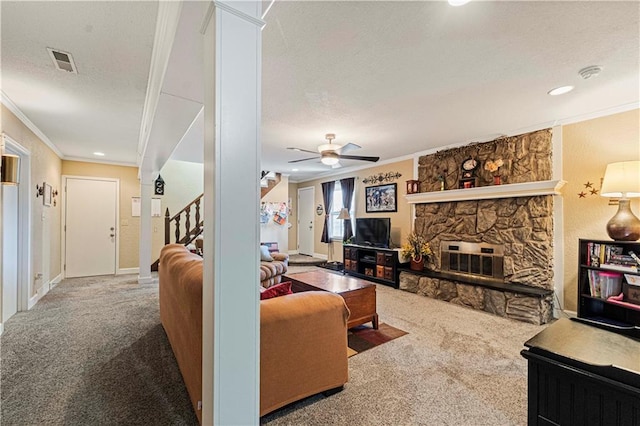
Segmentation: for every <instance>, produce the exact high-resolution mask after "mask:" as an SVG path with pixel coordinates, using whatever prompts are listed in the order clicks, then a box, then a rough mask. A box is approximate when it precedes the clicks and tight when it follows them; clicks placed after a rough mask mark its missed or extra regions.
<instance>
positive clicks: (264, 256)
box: [260, 246, 273, 262]
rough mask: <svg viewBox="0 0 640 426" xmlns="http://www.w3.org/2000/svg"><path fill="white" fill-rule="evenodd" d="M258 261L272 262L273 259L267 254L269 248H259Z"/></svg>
mask: <svg viewBox="0 0 640 426" xmlns="http://www.w3.org/2000/svg"><path fill="white" fill-rule="evenodd" d="M260 261H261V262H273V257H271V254H270V253H269V247H267V246H260Z"/></svg>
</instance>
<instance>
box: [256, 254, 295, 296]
mask: <svg viewBox="0 0 640 426" xmlns="http://www.w3.org/2000/svg"><path fill="white" fill-rule="evenodd" d="M271 257H272V258H273V261H272V262H267V261H262V262H260V285H262V287H264V288H269V287H271V286H272V285H274V284H278V283H280V282H281V281H282V276H283V275H284V274H285V273H286V272H287V269H288V268H289V255H288V254H286V253H271Z"/></svg>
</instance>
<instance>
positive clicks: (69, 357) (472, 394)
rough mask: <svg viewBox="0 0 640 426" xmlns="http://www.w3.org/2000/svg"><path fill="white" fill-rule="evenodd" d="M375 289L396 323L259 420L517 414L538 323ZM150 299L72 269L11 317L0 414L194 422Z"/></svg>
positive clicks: (9, 418)
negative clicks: (76, 275) (339, 375)
mask: <svg viewBox="0 0 640 426" xmlns="http://www.w3.org/2000/svg"><path fill="white" fill-rule="evenodd" d="M309 268H310V267H292V268H290V269H289V271H290V273H294V272H303V271H304V270H309ZM311 269H313V267H311ZM377 294H378V314H379V315H380V322H381V323H386V324H392V325H393V326H394V327H395V328H397V329H400V330H403V331H406V332H407V333H408V334H406V335H403V336H402V337H400V338H397V339H395V340H391V341H389V342H386V343H384V344H382V345H379V346H376V347H373V348H371V349H369V350H366V351H364V352H362V353H359V354H358V355H356V356H354V357H351V358H349V382H348V383H347V384H346V386H345V389H344V390H343V391H342V392H340V393H338V394H335V395H333V396H330V397H328V398H325V397H323V396H314V397H311V398H308V399H306V400H304V401H301V402H298V403H295V404H293V405H291V406H289V407H285V408H284V409H282V410H279V411H277V412H275V413H272V414H270V415H268V416H265V417H264V418H263V419H261V420H262V422H263V423H265V424H272V425H285V424H286V425H349V426H357V425H363V426H364V425H367V426H368V425H473V426H476V425H524V424H526V386H527V384H526V371H527V369H526V363H525V360H524V359H523V358H522V357H521V356H520V355H519V352H520V350H521V349H522V348H523V346H522V344H523V342H525V341H526V340H527V339H529V338H530V337H531V336H533V335H535V334H536V333H538V332H539V331H541V330H542V329H543V327H539V326H534V325H530V324H524V323H520V322H516V321H512V320H508V319H504V318H499V317H495V316H492V315H489V314H487V313H484V312H478V311H474V310H471V309H467V308H464V307H460V306H456V305H453V304H450V303H446V302H441V301H437V300H433V299H428V298H424V297H421V296H418V295H415V294H412V293H407V292H404V291H401V290H395V289H393V288H390V287H386V286H381V285H379V286H377ZM157 304H158V299H157V285H154V284H150V285H145V286H139V285H137V283H136V280H135V276H120V277H111V278H92V279H74V280H65V281H63V282H62V283H61V284H59V285H58V286H57V287H56V288H55V289H53V290H52V291H51V292H50V293H49V294H48V295H47V296H45V297H44V298H43V299H42V301H40V302H39V303H38V304H37V305H36V307H35V308H34V309H33V310H32V311H29V312H24V313H19V314H17V315H16V316H14V317H13V318H11V319H10V320H9V321H8V322H7V323H6V324H5V332H4V334H3V335H2V339H1V346H0V347H1V353H0V354H1V360H2V362H1V363H0V366H1V379H2V380H1V383H0V397H1V401H0V407H1V410H2V411H1V416H2V418H1V423H2V424H3V425H4V424H7V425H9V424H11V425H39V424H47V425H63V424H64V425H88V424H100V425H111V424H113V425H115V424H123V425H124V424H126V425H135V424H139V425H178V424H184V425H191V424H197V422H196V421H195V416H194V415H193V412H192V411H191V407H190V404H189V401H188V398H187V395H186V390H185V389H184V385H183V383H182V380H181V378H180V376H179V372H178V369H177V366H176V364H175V360H174V359H173V354H172V352H171V349H170V348H169V345H168V342H167V340H166V337H165V335H164V332H163V330H162V327H161V325H160V324H159V317H158V308H157V306H158V305H157ZM319 350H321V349H320V348H319Z"/></svg>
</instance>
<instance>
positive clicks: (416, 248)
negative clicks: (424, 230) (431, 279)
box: [401, 232, 433, 271]
mask: <svg viewBox="0 0 640 426" xmlns="http://www.w3.org/2000/svg"><path fill="white" fill-rule="evenodd" d="M401 254H402V256H403V257H405V258H407V257H410V258H411V264H410V267H411V269H413V270H414V271H421V270H422V269H423V268H424V261H425V258H426V257H429V256H431V255H432V254H433V251H432V250H431V245H430V244H429V242H428V241H427V240H426V239H425V238H424V237H423V236H422V235H418V234H416V233H415V232H412V233H410V234H409V236H408V237H407V242H406V244H404V245H403V246H402V252H401Z"/></svg>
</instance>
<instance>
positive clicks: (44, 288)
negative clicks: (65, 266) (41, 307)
mask: <svg viewBox="0 0 640 426" xmlns="http://www.w3.org/2000/svg"><path fill="white" fill-rule="evenodd" d="M56 278H57V277H56ZM54 285H55V284H54ZM49 290H51V283H50V282H47V283H44V284H42V287H40V288H39V289H38V291H37V292H36V294H35V295H34V296H33V297H31V298H30V299H29V303H28V305H27V310H29V309H31V308H33V307H34V306H35V305H36V303H38V301H39V300H40V299H42V298H43V297H44V295H45V294H47V293H49Z"/></svg>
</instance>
